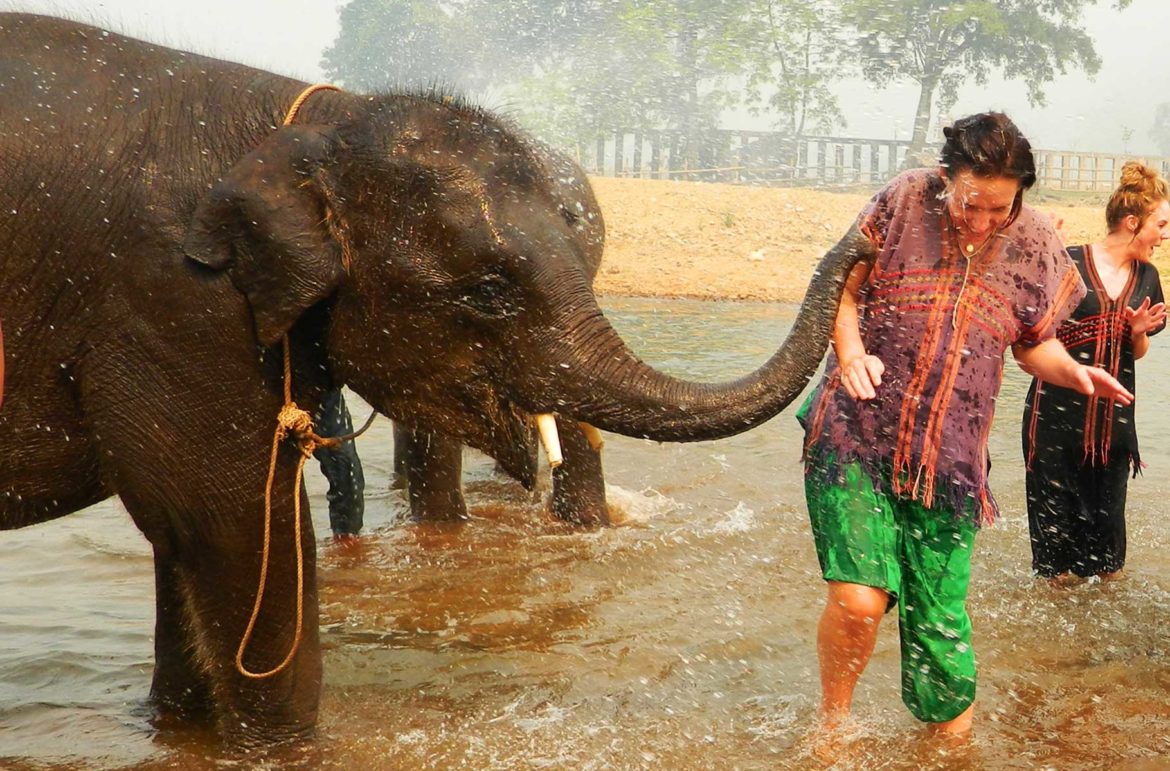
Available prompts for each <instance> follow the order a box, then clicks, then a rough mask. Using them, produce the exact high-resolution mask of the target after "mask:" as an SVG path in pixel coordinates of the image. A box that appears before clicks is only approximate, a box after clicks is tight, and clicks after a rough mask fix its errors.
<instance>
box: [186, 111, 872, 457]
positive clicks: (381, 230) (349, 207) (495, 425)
mask: <svg viewBox="0 0 1170 771" xmlns="http://www.w3.org/2000/svg"><path fill="white" fill-rule="evenodd" d="M548 158H549V156H548V155H547V154H546V153H542V152H541V151H540V150H539V149H538V148H537V147H536V146H535V144H534V143H533V142H531V141H530V140H528V139H527V138H525V137H524V136H523V135H521V134H520V133H519V132H517V131H516V130H514V129H512V128H511V127H509V126H508V125H507V124H506V123H505V122H503V121H502V120H500V119H499V118H497V117H494V116H493V115H491V114H489V113H487V112H485V111H483V110H480V109H476V108H472V107H468V106H466V105H463V104H460V103H458V102H453V101H452V100H450V99H443V98H430V97H421V96H408V97H403V96H386V97H371V98H367V99H364V100H363V101H362V102H361V103H360V105H359V106H357V107H355V108H353V109H352V110H351V112H350V114H349V115H348V116H347V118H346V119H345V120H343V121H339V122H337V123H336V124H332V123H331V124H329V125H325V124H307V125H299V126H291V127H285V128H282V129H280V130H278V131H276V132H275V133H273V134H272V135H271V136H270V137H269V138H268V139H267V140H265V141H264V142H263V143H262V144H261V145H260V146H259V147H257V148H256V149H255V150H254V151H253V152H252V153H251V154H249V155H248V156H246V157H244V158H243V159H242V160H240V161H239V162H238V163H237V164H236V165H235V166H234V168H232V169H231V170H230V172H229V173H228V174H227V175H226V176H225V177H224V178H223V179H222V180H221V181H220V182H219V183H218V184H216V185H215V186H214V188H213V189H212V190H211V191H210V193H209V195H208V196H207V197H206V199H205V200H204V201H202V203H201V204H200V206H199V207H198V210H197V212H196V214H195V220H194V225H193V227H192V229H191V231H190V234H189V236H188V238H187V241H186V251H187V254H188V255H189V256H191V257H192V258H194V259H196V260H198V261H200V262H202V263H204V264H206V265H209V266H212V267H215V268H218V269H225V270H227V271H229V272H230V275H231V279H232V281H233V282H234V284H235V285H236V286H237V288H238V289H239V290H240V291H242V292H243V293H244V294H245V295H246V296H247V298H248V301H249V303H250V305H251V308H252V313H253V318H254V321H255V328H256V334H257V336H258V338H259V340H260V341H261V342H262V343H264V344H273V343H276V342H277V341H278V340H280V338H281V336H282V335H283V334H285V333H286V332H288V331H289V330H290V329H291V328H292V327H293V325H294V323H295V322H296V321H297V320H298V318H300V316H301V315H302V314H303V313H304V312H305V311H306V309H308V308H309V307H310V306H312V305H315V304H318V303H322V302H326V303H327V304H328V307H329V314H330V320H329V322H328V331H327V341H326V342H327V346H326V347H327V350H328V357H329V363H330V366H331V367H332V369H333V371H334V373H335V374H336V376H337V378H338V379H339V380H340V381H342V382H344V383H345V384H347V385H349V386H350V387H351V388H352V389H353V390H354V391H356V392H357V393H359V394H360V395H361V396H362V397H363V398H364V399H366V400H367V401H368V402H369V403H370V404H371V405H373V406H374V407H375V408H376V409H377V410H379V411H380V412H382V413H384V414H386V415H388V416H390V417H392V418H395V419H399V420H406V421H407V422H422V423H425V424H426V425H429V426H430V427H432V428H434V429H436V430H439V431H442V432H445V433H447V434H450V435H453V436H458V437H461V438H462V439H464V440H465V441H467V442H468V443H469V444H472V445H473V446H476V447H479V448H480V449H483V450H484V451H486V452H488V453H489V454H491V455H493V456H495V457H496V458H498V459H500V460H501V461H503V462H504V464H505V465H506V466H507V467H508V468H509V470H512V471H513V472H514V473H515V471H516V470H518V469H523V468H524V467H525V465H526V464H528V463H529V462H530V461H529V460H528V458H527V457H526V456H527V453H526V452H525V451H524V448H525V446H526V440H525V436H526V435H527V432H528V426H527V423H528V416H529V415H532V414H539V413H562V414H566V415H571V416H572V417H573V418H575V419H577V420H582V421H586V422H588V423H591V424H593V425H595V426H597V427H599V428H603V429H606V430H609V431H613V432H616V433H621V434H626V435H631V436H639V437H646V438H649V439H654V440H658V441H694V440H703V439H714V438H719V437H723V436H728V435H731V434H735V433H738V432H741V431H744V430H746V429H748V428H751V427H752V426H754V425H757V424H758V423H760V422H762V421H764V420H766V419H768V418H770V417H772V416H773V415H775V414H776V413H777V412H778V411H779V410H781V409H783V407H784V406H785V405H787V404H788V403H789V402H790V401H791V400H792V399H793V398H795V396H796V395H797V394H799V393H800V391H801V390H802V388H803V387H804V385H805V384H806V383H807V381H808V379H809V378H810V377H811V375H812V374H813V372H814V371H815V369H816V367H817V365H818V363H819V361H820V359H821V356H822V354H823V352H824V349H825V347H826V344H827V340H828V335H829V330H830V328H831V324H832V320H833V318H834V315H835V309H836V304H837V299H838V298H839V295H840V291H841V287H842V286H843V281H844V278H845V276H846V275H847V274H848V271H849V270H850V268H851V267H852V264H853V263H854V262H855V261H856V260H857V259H858V257H859V254H860V250H859V249H858V248H856V245H855V244H853V243H846V242H843V243H842V244H841V245H839V246H838V248H836V249H835V250H834V251H833V252H831V253H830V255H829V256H828V257H826V260H825V262H823V263H822V265H821V268H820V269H819V277H818V279H817V280H815V281H814V283H813V286H812V287H811V289H810V292H809V295H808V298H807V299H806V302H805V305H804V308H803V309H802V311H801V313H800V315H799V317H798V319H797V322H796V325H795V327H794V329H793V332H792V333H791V335H790V337H789V339H788V340H787V341H786V342H785V344H784V345H783V346H782V347H781V348H780V350H778V351H777V353H776V354H775V355H773V356H772V358H771V359H770V360H769V361H768V362H767V363H765V364H764V365H763V366H762V367H761V368H760V369H759V370H757V371H756V372H754V373H752V374H750V375H748V376H746V377H743V378H741V379H740V380H737V381H734V382H730V383H725V384H698V383H690V382H685V381H682V380H679V379H675V378H672V377H669V376H666V375H664V374H662V373H659V372H657V371H655V370H654V369H653V368H651V367H649V366H647V365H646V364H644V363H643V362H642V361H640V360H639V359H638V358H637V357H636V356H635V355H634V354H633V353H632V352H631V351H630V350H629V349H628V348H627V347H626V345H625V344H624V343H623V341H622V340H621V338H620V337H619V336H618V334H617V333H616V332H615V330H614V329H613V328H612V327H611V326H610V325H609V322H608V321H607V320H606V318H605V316H604V315H603V314H602V312H601V310H600V308H599V307H598V304H597V302H596V299H595V298H594V295H593V292H592V288H591V282H592V277H593V274H594V272H595V271H596V264H597V260H596V257H599V255H600V249H601V238H602V236H601V234H602V233H603V228H602V224H601V222H600V218H599V216H598V215H597V205H596V201H594V200H593V197H592V193H591V191H590V188H589V186H588V183H587V182H586V181H585V180H583V179H579V180H578V179H566V178H564V177H563V176H562V177H558V174H564V173H565V171H566V167H565V166H564V165H563V164H562V165H561V168H559V169H558V168H557V164H555V163H553V162H550V161H549V160H548ZM591 250H592V251H591ZM590 266H592V267H590ZM453 405H454V406H456V408H455V409H453V408H452V406H453ZM520 476H522V477H523V474H520Z"/></svg>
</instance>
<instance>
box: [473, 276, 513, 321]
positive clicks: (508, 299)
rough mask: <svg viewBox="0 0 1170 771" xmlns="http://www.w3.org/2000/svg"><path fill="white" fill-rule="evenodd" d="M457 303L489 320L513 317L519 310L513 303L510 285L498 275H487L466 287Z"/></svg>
mask: <svg viewBox="0 0 1170 771" xmlns="http://www.w3.org/2000/svg"><path fill="white" fill-rule="evenodd" d="M459 303H460V304H461V305H464V306H466V307H468V308H470V309H472V310H473V311H476V312H477V313H480V314H482V315H484V316H489V317H491V318H505V317H508V316H514V315H516V313H518V312H519V310H520V308H519V307H518V306H517V305H516V303H515V302H514V301H513V294H512V285H511V283H510V282H509V281H508V279H507V278H505V277H504V276H501V275H500V274H498V273H491V274H488V275H487V276H484V277H483V278H481V279H480V280H478V281H476V282H475V283H474V284H472V285H470V286H469V287H466V288H465V289H464V291H463V292H462V294H460V296H459Z"/></svg>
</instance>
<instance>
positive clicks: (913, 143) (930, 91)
mask: <svg viewBox="0 0 1170 771" xmlns="http://www.w3.org/2000/svg"><path fill="white" fill-rule="evenodd" d="M937 88H938V77H937V76H935V75H924V76H923V78H922V80H920V81H919V88H918V109H917V110H916V111H915V113H914V131H913V133H912V134H911V135H910V148H909V149H908V150H907V151H906V158H905V160H903V161H902V168H903V169H913V168H917V167H919V166H930V165H933V164H934V159H933V158H926V157H925V153H924V150H925V148H926V132H927V130H929V129H930V113H931V108H932V107H933V105H934V92H935V89H937Z"/></svg>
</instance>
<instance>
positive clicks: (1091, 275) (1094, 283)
mask: <svg viewBox="0 0 1170 771" xmlns="http://www.w3.org/2000/svg"><path fill="white" fill-rule="evenodd" d="M1068 253H1069V255H1070V256H1071V257H1072V258H1073V261H1074V262H1076V264H1077V269H1078V270H1079V271H1080V272H1081V279H1082V280H1084V282H1085V287H1086V288H1087V289H1088V290H1089V291H1088V293H1087V294H1086V295H1085V299H1083V300H1081V304H1080V305H1078V306H1077V309H1076V311H1074V312H1073V315H1072V317H1071V318H1069V320H1068V321H1066V322H1064V323H1063V324H1062V325H1061V326H1060V328H1059V329H1058V330H1057V333H1056V336H1057V338H1059V340H1060V341H1061V342H1062V343H1064V347H1065V348H1067V349H1068V352H1069V353H1070V354H1071V355H1072V357H1073V358H1074V359H1076V360H1077V361H1078V362H1080V363H1081V364H1086V365H1089V366H1099V367H1102V368H1104V369H1106V370H1108V371H1109V373H1110V374H1111V375H1113V376H1114V377H1115V378H1117V379H1118V380H1119V381H1121V384H1122V385H1123V386H1125V387H1126V388H1127V389H1128V390H1129V391H1130V392H1131V393H1136V389H1135V383H1134V358H1133V342H1132V341H1131V340H1130V326H1129V323H1128V322H1127V321H1126V319H1125V311H1124V309H1125V307H1126V306H1129V307H1131V308H1134V309H1136V308H1137V307H1138V306H1140V305H1141V304H1142V301H1143V300H1145V298H1147V297H1149V298H1150V304H1151V305H1155V304H1157V303H1160V302H1162V301H1163V300H1162V283H1161V281H1160V280H1159V279H1158V269H1157V268H1155V267H1154V266H1153V265H1151V264H1150V263H1148V262H1141V261H1137V260H1135V261H1134V262H1133V267H1132V269H1131V270H1130V276H1129V281H1127V282H1126V284H1125V287H1124V288H1123V289H1122V290H1121V294H1120V295H1119V296H1118V297H1117V299H1116V300H1114V299H1110V297H1109V294H1108V293H1107V292H1106V291H1105V287H1104V285H1103V284H1102V282H1101V277H1100V276H1098V275H1097V269H1096V267H1095V265H1094V263H1093V260H1092V259H1091V255H1092V247H1091V246H1089V245H1085V246H1070V247H1069V249H1068ZM1160 331H1162V328H1161V327H1160V328H1158V329H1156V330H1153V331H1151V332H1150V333H1149V334H1151V335H1154V334H1157V333H1158V332H1160ZM1024 449H1025V459H1026V460H1027V462H1028V465H1029V466H1031V463H1032V459H1033V458H1034V457H1035V454H1036V453H1037V452H1045V451H1057V452H1062V453H1065V454H1066V457H1067V454H1068V453H1069V452H1071V451H1072V450H1073V449H1079V450H1080V463H1081V464H1082V465H1085V464H1088V465H1104V464H1105V463H1106V462H1107V461H1108V460H1109V459H1110V457H1117V456H1118V455H1128V456H1129V459H1130V462H1131V463H1132V464H1133V468H1134V472H1135V473H1136V472H1137V470H1138V469H1140V468H1141V458H1140V456H1139V455H1138V440H1137V426H1136V425H1135V424H1134V412H1133V405H1129V406H1126V405H1123V404H1119V403H1117V402H1115V401H1113V400H1112V399H1101V398H1098V397H1092V398H1090V397H1087V396H1085V395H1083V394H1080V393H1078V392H1076V391H1073V390H1070V389H1068V388H1061V387H1060V386H1054V385H1052V384H1051V383H1041V382H1039V381H1037V380H1036V379H1035V378H1033V380H1032V387H1031V389H1029V391H1028V400H1027V402H1026V404H1025V406H1024Z"/></svg>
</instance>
